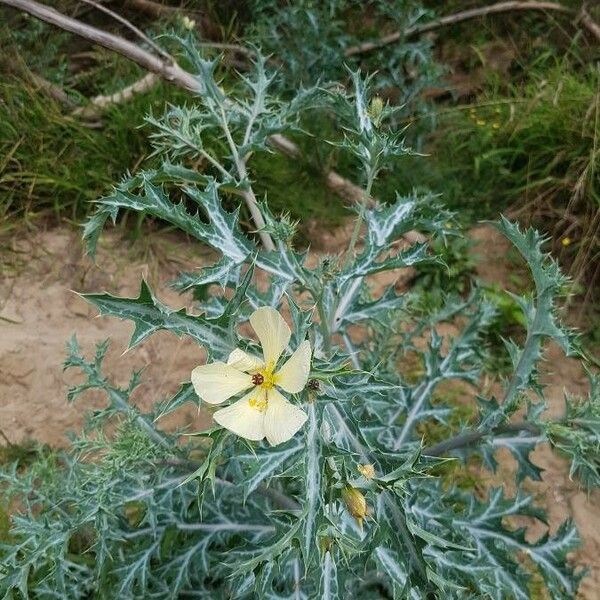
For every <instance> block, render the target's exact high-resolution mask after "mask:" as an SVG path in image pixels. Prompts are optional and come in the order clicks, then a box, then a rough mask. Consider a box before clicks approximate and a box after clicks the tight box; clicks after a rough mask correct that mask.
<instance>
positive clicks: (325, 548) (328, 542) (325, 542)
mask: <svg viewBox="0 0 600 600" xmlns="http://www.w3.org/2000/svg"><path fill="white" fill-rule="evenodd" d="M332 546H333V538H330V537H329V536H328V535H324V536H322V537H321V538H319V548H320V549H321V552H322V553H323V554H325V552H329V551H331V548H332Z"/></svg>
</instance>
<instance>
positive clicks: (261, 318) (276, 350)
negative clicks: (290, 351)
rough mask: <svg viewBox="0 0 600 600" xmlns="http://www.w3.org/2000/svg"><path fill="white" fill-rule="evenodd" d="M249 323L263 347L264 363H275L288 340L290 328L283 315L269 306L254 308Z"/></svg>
mask: <svg viewBox="0 0 600 600" xmlns="http://www.w3.org/2000/svg"><path fill="white" fill-rule="evenodd" d="M250 324H251V325H252V327H253V328H254V331H256V335H257V336H258V339H259V340H260V345H261V346H262V349H263V356H264V359H265V364H266V365H267V366H268V365H269V363H270V364H271V365H272V366H271V368H273V366H274V365H275V363H276V362H277V360H278V359H279V357H280V356H281V353H282V352H283V351H284V350H285V348H287V345H288V343H289V341H290V335H291V332H290V328H289V327H288V325H287V323H286V322H285V321H284V320H283V317H282V316H281V315H280V314H279V313H278V312H277V311H276V310H275V309H274V308H271V307H270V306H264V307H262V308H259V309H258V310H255V311H254V312H253V313H252V315H251V316H250Z"/></svg>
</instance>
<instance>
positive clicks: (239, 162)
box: [219, 106, 275, 252]
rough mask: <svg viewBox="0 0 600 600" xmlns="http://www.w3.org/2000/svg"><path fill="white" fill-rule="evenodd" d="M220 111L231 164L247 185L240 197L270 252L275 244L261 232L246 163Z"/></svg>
mask: <svg viewBox="0 0 600 600" xmlns="http://www.w3.org/2000/svg"><path fill="white" fill-rule="evenodd" d="M219 108H220V110H221V126H222V128H223V132H224V133H225V137H226V138H227V143H228V144H229V148H230V150H231V155H232V156H233V162H234V163H235V168H236V169H237V172H238V175H239V177H240V180H241V181H246V182H247V183H248V189H247V190H244V191H243V192H242V197H243V198H244V201H245V202H246V206H247V207H248V210H249V211H250V215H251V216H252V220H253V221H254V225H255V226H256V229H257V230H258V235H259V237H260V241H261V242H262V245H263V246H264V248H265V250H266V251H267V252H272V251H273V250H275V244H274V243H273V240H272V239H271V236H270V235H269V234H268V233H267V232H266V231H262V229H264V227H265V225H266V223H265V219H264V218H263V216H262V213H261V212H260V209H259V208H258V203H257V202H256V196H255V195H254V191H253V190H252V187H251V186H250V183H249V181H248V171H247V169H246V161H245V160H244V159H243V158H241V157H240V155H239V152H238V150H237V146H236V144H235V141H234V139H233V136H232V135H231V131H230V130H229V125H228V124H227V117H226V116H225V110H224V109H223V107H222V106H221V107H219Z"/></svg>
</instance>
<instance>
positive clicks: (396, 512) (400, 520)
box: [330, 404, 426, 577]
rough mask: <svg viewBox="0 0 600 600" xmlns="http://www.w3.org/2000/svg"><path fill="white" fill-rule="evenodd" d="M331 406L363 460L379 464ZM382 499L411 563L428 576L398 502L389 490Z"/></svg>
mask: <svg viewBox="0 0 600 600" xmlns="http://www.w3.org/2000/svg"><path fill="white" fill-rule="evenodd" d="M330 407H331V413H332V414H333V416H334V417H335V419H336V421H337V422H338V426H339V428H340V429H341V430H343V431H344V434H345V435H346V436H347V437H348V439H349V440H350V444H351V445H352V448H353V449H354V450H355V452H356V453H357V454H359V456H360V458H361V460H362V461H363V462H365V463H374V464H377V462H378V461H377V459H376V458H375V457H374V456H372V454H371V452H370V451H369V449H368V448H365V447H364V446H363V444H362V442H361V441H360V440H359V439H358V438H357V437H356V436H355V435H354V434H353V433H352V431H351V430H350V428H349V427H348V425H347V424H346V421H345V419H344V417H343V416H342V414H341V413H340V411H339V410H338V408H337V406H335V405H333V404H330ZM381 499H382V501H383V503H384V505H385V506H386V508H387V509H388V510H389V511H390V513H391V515H392V519H393V521H394V524H395V525H396V527H397V528H398V532H399V533H400V534H401V535H402V537H403V539H404V541H405V543H406V549H407V551H408V555H409V560H410V564H411V565H413V566H414V567H415V568H416V569H417V570H418V571H419V572H420V573H421V575H422V576H425V577H426V569H425V563H424V561H423V559H422V557H421V556H420V555H419V551H418V549H417V548H416V546H415V545H414V543H413V540H412V536H411V534H410V532H409V531H408V528H407V526H406V522H405V519H404V516H403V514H402V512H401V510H400V509H399V508H398V506H397V505H396V502H394V499H393V497H392V496H391V494H390V493H389V492H388V491H387V490H384V491H382V492H381Z"/></svg>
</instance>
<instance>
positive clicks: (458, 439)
mask: <svg viewBox="0 0 600 600" xmlns="http://www.w3.org/2000/svg"><path fill="white" fill-rule="evenodd" d="M520 431H527V432H529V433H531V434H532V435H534V436H537V435H540V433H541V429H540V427H538V426H537V425H534V424H533V423H528V422H527V421H523V422H520V423H509V424H508V425H501V426H499V427H495V428H493V429H491V430H488V431H465V432H463V433H460V434H458V435H456V436H455V437H453V438H450V439H448V440H444V441H443V442H440V443H439V444H434V445H433V446H427V447H426V448H423V454H424V455H426V456H443V455H444V454H446V453H447V452H450V451H451V450H457V449H458V448H465V447H467V446H472V445H473V444H476V443H477V442H479V441H481V440H482V439H484V438H486V437H488V436H490V435H500V434H503V433H514V432H520Z"/></svg>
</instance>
